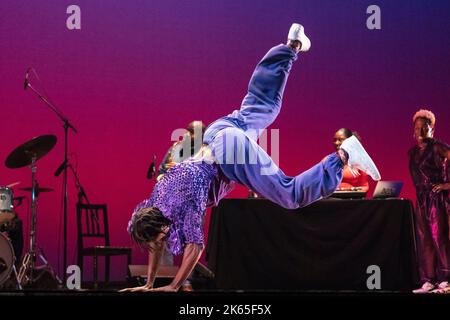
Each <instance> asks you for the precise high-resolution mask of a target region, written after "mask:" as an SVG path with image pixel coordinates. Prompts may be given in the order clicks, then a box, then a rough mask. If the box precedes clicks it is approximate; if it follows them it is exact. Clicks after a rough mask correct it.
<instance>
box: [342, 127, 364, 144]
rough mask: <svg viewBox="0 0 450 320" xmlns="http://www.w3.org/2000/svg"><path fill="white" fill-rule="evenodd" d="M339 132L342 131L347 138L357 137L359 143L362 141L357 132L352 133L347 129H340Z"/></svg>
mask: <svg viewBox="0 0 450 320" xmlns="http://www.w3.org/2000/svg"><path fill="white" fill-rule="evenodd" d="M338 131H342V132H343V133H344V135H345V137H346V138H350V137H351V136H355V137H356V138H357V139H358V140H359V141H361V137H360V136H359V133H358V132H356V131H352V130H350V129H347V128H340V129H339V130H338Z"/></svg>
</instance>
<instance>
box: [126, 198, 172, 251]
mask: <svg viewBox="0 0 450 320" xmlns="http://www.w3.org/2000/svg"><path fill="white" fill-rule="evenodd" d="M171 223H172V221H171V220H170V219H168V218H166V217H164V215H163V214H162V212H161V211H160V210H159V209H158V208H155V207H149V208H143V209H139V210H138V211H137V212H136V213H134V214H133V216H132V217H131V222H130V226H129V232H130V235H131V239H133V241H134V242H136V243H137V244H138V245H139V246H144V247H147V248H149V249H150V250H152V249H153V247H152V245H151V243H154V242H155V240H156V238H157V237H158V235H159V234H160V233H161V232H162V229H163V228H164V227H165V226H169V225H170V224H171Z"/></svg>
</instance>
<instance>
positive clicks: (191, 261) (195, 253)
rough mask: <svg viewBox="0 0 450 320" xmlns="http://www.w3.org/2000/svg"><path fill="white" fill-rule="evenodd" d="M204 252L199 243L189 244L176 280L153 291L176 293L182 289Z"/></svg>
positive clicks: (185, 249)
mask: <svg viewBox="0 0 450 320" xmlns="http://www.w3.org/2000/svg"><path fill="white" fill-rule="evenodd" d="M202 252H203V245H201V244H197V243H188V244H187V245H186V247H185V248H184V253H183V261H182V262H181V266H180V269H178V272H177V274H176V275H175V278H174V279H173V281H172V283H171V284H169V285H167V286H164V287H160V288H155V289H152V290H151V291H166V292H176V291H178V289H179V288H180V287H181V285H182V284H183V282H184V281H185V280H186V279H187V278H188V277H189V275H190V274H191V272H192V270H193V269H194V267H195V265H196V264H197V262H198V260H199V259H200V256H201V254H202Z"/></svg>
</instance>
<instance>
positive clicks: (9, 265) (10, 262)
mask: <svg viewBox="0 0 450 320" xmlns="http://www.w3.org/2000/svg"><path fill="white" fill-rule="evenodd" d="M14 260H15V257H14V250H13V247H12V246H11V243H10V242H9V239H8V238H6V237H5V236H4V235H3V234H1V233H0V287H1V286H2V285H3V283H5V282H6V280H8V279H9V276H10V275H11V271H12V270H13V267H14Z"/></svg>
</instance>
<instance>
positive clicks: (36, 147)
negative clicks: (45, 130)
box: [0, 135, 61, 289]
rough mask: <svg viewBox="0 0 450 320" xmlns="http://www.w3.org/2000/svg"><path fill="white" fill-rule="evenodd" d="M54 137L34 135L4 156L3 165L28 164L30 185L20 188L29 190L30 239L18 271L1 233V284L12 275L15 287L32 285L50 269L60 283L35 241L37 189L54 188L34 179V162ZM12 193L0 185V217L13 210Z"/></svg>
mask: <svg viewBox="0 0 450 320" xmlns="http://www.w3.org/2000/svg"><path fill="white" fill-rule="evenodd" d="M56 140H57V139H56V136H54V135H42V136H38V137H35V138H33V139H31V140H30V141H27V142H25V143H24V144H22V145H20V146H19V147H17V148H16V149H15V150H13V151H12V152H11V153H10V154H9V156H8V157H7V159H6V162H5V165H6V167H8V168H11V169H17V168H23V167H27V166H28V167H29V168H30V170H31V187H28V188H21V189H20V190H24V191H29V192H31V215H30V242H29V250H28V252H27V253H26V254H25V255H24V257H23V259H22V262H21V264H20V268H19V271H18V272H17V270H16V267H15V262H16V257H15V255H14V251H13V247H12V245H11V243H10V240H9V239H8V238H7V237H6V236H5V235H3V234H1V233H0V288H1V287H2V286H3V285H4V284H5V282H7V281H8V279H11V277H14V280H15V282H16V286H17V288H18V289H22V288H24V287H28V286H33V285H34V284H35V283H36V281H37V280H38V278H39V276H40V275H41V274H42V272H40V270H46V271H47V272H50V273H51V275H52V276H53V277H54V278H55V279H56V280H57V281H58V282H59V283H60V282H61V281H60V280H59V279H58V277H57V276H56V274H55V273H54V271H53V269H52V268H51V267H50V265H49V263H48V261H47V259H46V258H45V256H44V254H43V252H42V250H41V249H40V248H39V246H38V245H37V242H36V231H37V199H38V196H39V193H41V192H49V191H53V190H52V189H49V188H40V187H39V184H38V181H37V179H36V172H37V164H36V163H37V161H38V160H39V159H41V158H42V157H44V156H45V155H46V154H47V153H49V152H50V151H51V150H52V149H53V147H54V146H55V144H56ZM13 194H14V193H13V189H12V188H11V185H10V186H6V187H0V221H2V219H1V217H2V215H3V216H5V215H8V214H9V215H11V214H12V213H13V212H14V196H13ZM5 220H6V219H5ZM38 259H40V260H41V262H42V263H43V265H41V266H39V267H37V266H36V263H37V261H38Z"/></svg>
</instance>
